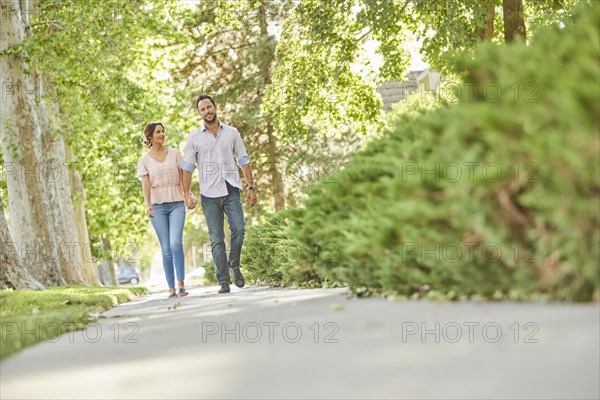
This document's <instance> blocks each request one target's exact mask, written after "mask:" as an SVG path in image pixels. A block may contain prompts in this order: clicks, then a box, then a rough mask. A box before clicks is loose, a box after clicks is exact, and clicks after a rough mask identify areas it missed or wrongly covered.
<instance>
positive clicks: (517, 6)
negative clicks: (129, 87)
mask: <svg viewBox="0 0 600 400" xmlns="http://www.w3.org/2000/svg"><path fill="white" fill-rule="evenodd" d="M503 13H504V41H505V42H506V43H511V42H513V41H515V39H516V38H520V39H521V40H523V41H524V42H525V40H526V39H527V32H526V31H525V15H524V13H523V0H504V2H503Z"/></svg>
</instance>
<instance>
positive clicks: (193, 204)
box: [185, 193, 198, 210]
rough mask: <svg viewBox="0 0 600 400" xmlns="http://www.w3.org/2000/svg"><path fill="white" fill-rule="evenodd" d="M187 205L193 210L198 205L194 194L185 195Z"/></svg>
mask: <svg viewBox="0 0 600 400" xmlns="http://www.w3.org/2000/svg"><path fill="white" fill-rule="evenodd" d="M185 205H186V206H187V208H188V209H190V210H193V209H194V208H196V206H197V205H198V200H196V198H195V197H194V195H193V194H191V193H188V195H187V196H185Z"/></svg>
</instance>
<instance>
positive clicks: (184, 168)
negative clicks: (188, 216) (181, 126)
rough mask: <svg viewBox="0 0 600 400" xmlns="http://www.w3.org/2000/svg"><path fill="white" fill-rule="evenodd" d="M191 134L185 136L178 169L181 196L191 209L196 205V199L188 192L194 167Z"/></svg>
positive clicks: (194, 156)
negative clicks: (183, 149)
mask: <svg viewBox="0 0 600 400" xmlns="http://www.w3.org/2000/svg"><path fill="white" fill-rule="evenodd" d="M191 136H192V134H190V135H189V136H188V137H187V140H186V142H185V152H184V155H183V161H182V162H181V164H180V165H179V167H180V168H181V170H180V174H181V175H180V183H181V189H182V190H183V196H184V200H185V204H186V205H187V206H188V208H190V209H193V208H195V207H196V203H197V202H196V199H195V198H194V197H193V196H192V195H191V193H190V186H191V183H192V172H194V169H196V160H197V158H196V156H197V154H196V149H195V146H194V144H193V142H192V140H191V139H190V138H191Z"/></svg>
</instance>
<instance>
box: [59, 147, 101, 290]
mask: <svg viewBox="0 0 600 400" xmlns="http://www.w3.org/2000/svg"><path fill="white" fill-rule="evenodd" d="M65 151H66V158H67V160H72V159H73V151H72V150H71V149H70V148H69V146H65ZM69 172H70V173H69V179H70V187H71V198H72V203H73V214H74V218H75V228H76V230H77V238H78V239H77V242H78V243H79V246H78V247H77V250H78V252H79V254H80V255H81V261H82V265H83V273H84V277H85V281H86V282H87V283H88V284H90V285H96V286H99V285H102V283H101V281H100V279H99V274H98V268H97V267H96V264H95V262H94V259H93V256H92V247H91V246H92V244H91V243H90V235H89V232H88V227H87V219H86V215H85V199H86V197H85V189H84V188H83V183H82V182H81V175H80V174H79V172H77V171H76V170H75V168H73V169H69Z"/></svg>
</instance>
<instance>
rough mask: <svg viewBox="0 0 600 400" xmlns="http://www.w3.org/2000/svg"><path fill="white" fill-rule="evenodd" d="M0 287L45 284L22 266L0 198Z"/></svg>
mask: <svg viewBox="0 0 600 400" xmlns="http://www.w3.org/2000/svg"><path fill="white" fill-rule="evenodd" d="M0 249H1V251H0V289H30V290H42V289H44V286H43V285H42V284H41V283H39V282H38V281H36V280H35V278H34V277H33V276H31V274H30V273H29V271H27V270H26V269H25V268H23V267H22V265H21V262H20V261H19V257H18V255H17V254H18V253H17V251H16V247H15V245H14V243H13V241H12V239H11V237H10V232H9V231H8V225H7V224H6V219H5V218H4V208H3V207H2V198H0Z"/></svg>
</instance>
